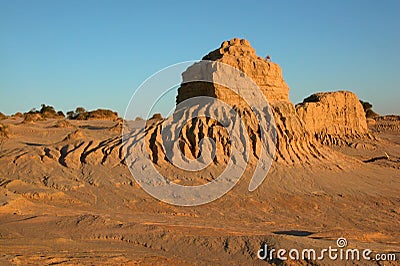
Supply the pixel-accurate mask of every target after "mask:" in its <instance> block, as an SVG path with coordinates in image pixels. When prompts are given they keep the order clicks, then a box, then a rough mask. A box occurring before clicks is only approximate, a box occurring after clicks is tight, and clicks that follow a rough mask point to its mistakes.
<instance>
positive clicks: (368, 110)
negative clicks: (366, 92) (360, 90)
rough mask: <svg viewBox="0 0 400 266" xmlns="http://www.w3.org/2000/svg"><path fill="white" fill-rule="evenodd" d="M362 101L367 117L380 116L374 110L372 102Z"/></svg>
mask: <svg viewBox="0 0 400 266" xmlns="http://www.w3.org/2000/svg"><path fill="white" fill-rule="evenodd" d="M360 103H361V104H362V106H363V108H364V112H365V117H366V118H375V117H378V116H379V115H378V114H377V113H375V112H374V110H372V104H370V103H369V102H364V101H362V100H360Z"/></svg>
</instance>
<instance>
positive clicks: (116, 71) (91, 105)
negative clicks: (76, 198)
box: [0, 0, 400, 115]
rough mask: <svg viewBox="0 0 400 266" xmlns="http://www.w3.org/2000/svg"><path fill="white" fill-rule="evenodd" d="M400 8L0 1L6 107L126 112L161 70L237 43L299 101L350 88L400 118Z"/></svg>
mask: <svg viewBox="0 0 400 266" xmlns="http://www.w3.org/2000/svg"><path fill="white" fill-rule="evenodd" d="M399 32H400V1H397V0H395V1H388V0H384V1H364V0H357V1H327V0H318V1H179V2H178V1H160V2H153V1H140V2H139V1H137V2H136V1H100V0H96V1H89V0H83V1H70V0H69V1H61V0H60V1H41V0H38V1H28V0H26V1H18V0H12V1H8V0H0V111H1V112H3V113H6V114H12V113H15V112H17V111H28V110H29V109H31V108H32V107H40V104H41V103H46V104H50V105H53V106H54V107H55V108H56V109H57V110H60V109H61V110H63V111H68V110H72V109H75V107H77V106H83V107H85V108H86V109H95V108H99V107H102V108H110V109H113V110H116V111H118V112H119V113H120V114H121V115H122V114H123V113H124V111H125V108H126V106H127V104H128V101H129V99H130V97H131V95H132V93H133V92H134V90H135V89H136V88H137V87H138V86H139V85H140V84H141V83H142V82H143V81H144V80H145V79H146V78H147V77H149V76H150V75H152V74H154V73H155V72H156V71H158V70H160V69H162V68H164V67H167V66H169V65H171V64H175V63H178V62H181V61H187V60H193V59H195V60H196V59H201V57H202V56H203V55H205V54H207V53H208V52H209V51H211V50H214V49H216V48H217V47H219V45H220V44H221V42H222V41H224V40H227V39H231V38H233V37H240V38H246V39H248V40H249V41H250V43H251V44H252V45H253V47H254V48H255V49H256V51H257V53H258V54H259V55H260V56H265V55H266V54H271V56H272V59H273V61H275V62H277V63H278V64H280V65H281V67H282V68H283V74H284V78H285V80H286V81H287V83H288V84H289V86H290V88H291V91H290V97H291V100H292V101H293V102H294V103H297V102H300V101H301V100H302V99H303V98H305V97H306V96H308V95H310V94H311V93H313V92H317V91H329V90H340V89H347V90H352V91H354V92H356V93H357V94H358V96H359V97H360V98H361V99H365V100H368V101H370V102H371V103H373V105H374V109H376V111H377V112H379V113H382V114H388V113H397V114H399V113H400V105H399V99H400V73H399V69H400V67H399V66H400V53H399V47H400V33H399Z"/></svg>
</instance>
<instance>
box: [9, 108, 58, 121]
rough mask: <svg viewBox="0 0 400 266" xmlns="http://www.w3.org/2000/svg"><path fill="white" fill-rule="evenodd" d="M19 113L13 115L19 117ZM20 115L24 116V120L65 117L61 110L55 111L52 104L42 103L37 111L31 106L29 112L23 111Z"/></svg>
mask: <svg viewBox="0 0 400 266" xmlns="http://www.w3.org/2000/svg"><path fill="white" fill-rule="evenodd" d="M17 114H18V115H17ZM19 114H20V113H16V114H15V115H14V116H15V117H19ZM21 115H22V114H21ZM22 116H23V117H24V122H34V121H42V120H46V119H47V118H64V117H65V115H64V113H63V112H62V111H58V112H57V111H56V110H55V109H54V107H53V106H51V105H46V104H42V105H41V108H40V110H39V111H38V110H37V109H36V108H32V109H31V110H29V112H26V113H24V114H23V115H22Z"/></svg>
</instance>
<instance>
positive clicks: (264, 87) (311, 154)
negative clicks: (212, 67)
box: [177, 38, 325, 164]
mask: <svg viewBox="0 0 400 266" xmlns="http://www.w3.org/2000/svg"><path fill="white" fill-rule="evenodd" d="M203 60H210V61H217V62H221V63H224V64H227V65H230V66H233V67H235V68H237V69H239V70H241V71H242V72H244V73H245V74H246V75H247V76H248V77H250V78H251V79H252V80H253V81H254V82H255V83H256V84H257V86H258V87H259V88H260V90H261V91H262V93H263V94H264V96H265V97H266V99H267V100H268V103H269V104H270V106H271V107H272V110H273V113H274V117H275V124H276V130H277V143H276V145H277V149H276V155H275V160H276V161H278V162H285V163H289V164H293V163H304V162H308V161H310V160H315V159H316V158H320V159H323V158H324V157H325V156H324V155H323V154H322V153H321V152H320V151H319V149H318V143H317V141H316V140H315V139H314V137H312V134H310V132H309V131H308V130H306V128H305V125H304V122H303V121H302V120H301V119H300V117H299V116H298V115H297V113H296V109H295V106H294V105H293V103H291V102H290V100H289V87H288V85H287V84H286V82H285V80H284V79H283V77H282V70H281V68H280V66H279V65H278V64H276V63H273V62H269V61H267V60H266V59H264V58H262V57H259V56H257V55H256V53H255V50H254V49H253V48H252V47H251V45H250V43H249V42H248V41H247V40H244V39H238V38H235V39H232V40H230V41H224V42H223V43H222V44H221V47H220V48H218V49H216V50H214V51H212V52H210V53H209V54H208V55H206V56H204V57H203ZM196 71H198V70H197V69H196V68H195V66H192V67H189V68H188V69H187V70H186V71H185V72H184V73H183V74H182V76H183V83H182V85H181V87H180V88H179V89H178V96H177V104H179V103H180V102H182V101H184V100H186V99H189V98H191V97H196V96H211V97H215V98H218V99H220V100H222V101H224V102H226V103H227V104H229V105H231V106H233V107H236V108H237V109H238V110H239V113H242V114H248V113H249V112H248V111H246V108H248V106H247V107H246V106H242V105H241V104H240V96H239V95H237V94H235V93H234V92H232V91H231V90H230V89H228V88H224V87H222V86H219V85H218V84H213V83H204V82H199V83H185V78H186V77H187V76H190V75H194V74H196V73H193V72H196ZM211 76H212V75H211ZM255 100H257V99H255ZM254 119H255V117H251V116H250V117H247V118H246V117H245V118H244V120H245V121H247V122H248V124H250V125H252V126H249V127H248V128H247V130H248V132H249V135H250V136H251V137H252V138H253V139H254V138H256V140H255V141H253V142H252V145H253V146H255V145H254V144H256V143H257V142H258V141H260V136H259V133H258V132H259V129H258V128H257V123H256V121H253V120H254ZM255 136H256V137H255ZM193 145H194V146H196V144H195V143H193ZM252 148H253V150H254V155H255V156H257V153H258V151H257V148H255V147H252Z"/></svg>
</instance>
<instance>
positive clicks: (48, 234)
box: [0, 119, 400, 265]
mask: <svg viewBox="0 0 400 266" xmlns="http://www.w3.org/2000/svg"><path fill="white" fill-rule="evenodd" d="M2 123H3V124H6V125H8V127H9V138H8V139H6V141H5V143H4V145H3V147H2V150H1V157H0V166H1V168H0V264H2V265H8V264H22V265H25V264H39V265H43V264H51V265H53V264H91V265H100V264H107V265H110V264H114V265H115V264H117V265H118V264H121V265H122V264H123V265H127V264H141V265H155V264H156V265H203V264H216V265H226V264H236V265H254V264H255V265H258V264H260V265H268V264H278V265H279V264H289V265H295V264H303V265H306V264H312V265H318V264H321V265H326V264H333V265H334V264H338V265H342V264H344V262H343V261H341V262H340V261H330V260H325V261H304V260H301V261H280V260H276V259H275V260H269V261H262V260H259V259H258V258H257V255H256V254H257V251H258V249H259V248H260V246H261V244H262V243H267V244H268V246H271V247H274V248H276V249H279V248H285V249H287V250H289V249H291V248H297V249H301V248H315V249H317V250H319V249H322V248H327V247H328V246H336V239H337V238H339V237H344V238H346V239H347V241H348V247H349V248H360V249H366V248H368V249H371V250H373V252H374V254H375V253H396V254H397V259H398V261H397V262H379V263H378V262H375V261H370V262H367V261H361V262H358V261H347V262H346V263H347V264H353V263H354V264H359V265H365V264H375V265H397V264H396V263H398V262H399V259H400V253H399V252H400V193H399V192H400V186H399V185H400V133H399V132H398V131H392V132H391V131H387V132H376V133H374V134H375V136H376V137H377V139H376V140H371V139H367V140H357V141H356V142H355V143H353V144H352V145H350V146H341V147H333V148H332V153H337V154H338V156H337V158H340V160H339V159H338V161H336V162H331V163H329V164H317V165H305V166H304V165H303V166H301V165H298V166H290V167H289V166H283V165H279V164H274V165H273V167H272V169H271V170H270V172H269V174H268V176H267V178H266V179H265V181H264V182H263V184H262V185H261V186H260V187H259V188H258V189H257V190H255V191H254V192H249V191H248V190H247V187H248V183H249V178H246V177H243V178H242V179H241V180H240V181H239V184H238V185H237V186H235V187H234V189H233V190H231V191H230V192H229V193H228V194H226V195H225V196H223V197H222V198H220V199H218V200H216V201H214V202H211V203H209V204H206V205H203V206H198V207H177V206H172V205H168V204H166V203H162V202H160V201H158V200H156V199H154V198H152V197H151V196H149V195H148V194H146V193H145V192H144V191H143V190H142V189H141V188H140V187H139V186H138V185H137V183H136V182H135V180H134V179H133V177H132V176H131V174H130V172H129V170H128V168H127V167H126V166H124V165H123V164H121V162H120V160H119V159H118V156H117V155H115V154H114V153H117V154H118V151H116V149H117V148H116V147H118V145H117V144H118V138H119V137H120V132H119V131H118V130H116V129H115V128H114V129H112V128H113V126H114V125H115V122H112V121H71V122H70V123H71V124H72V126H73V127H61V128H59V127H54V126H55V125H56V123H57V121H56V120H47V121H42V122H34V123H27V124H24V123H21V120H18V119H15V120H12V119H9V120H6V121H2ZM76 129H79V132H80V133H79V134H78V135H79V136H76V135H74V134H72V135H70V137H69V138H67V139H65V138H66V137H67V135H68V134H70V133H73V132H75V131H76ZM114 144H115V145H114ZM97 151H99V152H100V151H101V153H102V154H109V156H107V157H106V158H105V159H104V156H102V157H100V156H99V155H96V154H97V153H96V152H97ZM385 153H387V154H388V155H389V158H388V159H387V158H385V159H377V160H374V158H378V157H382V156H385Z"/></svg>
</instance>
